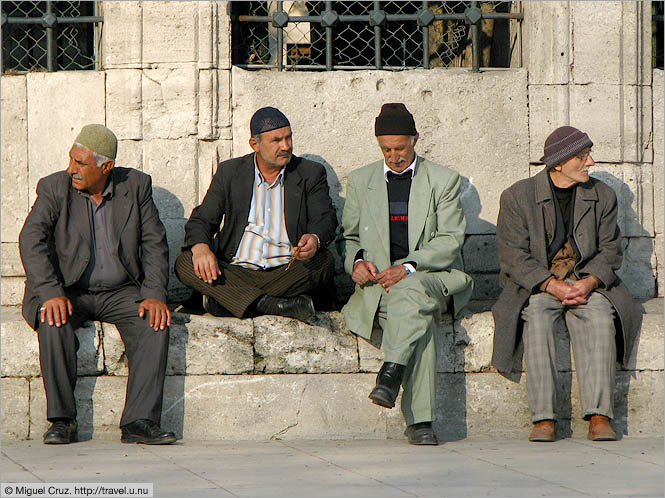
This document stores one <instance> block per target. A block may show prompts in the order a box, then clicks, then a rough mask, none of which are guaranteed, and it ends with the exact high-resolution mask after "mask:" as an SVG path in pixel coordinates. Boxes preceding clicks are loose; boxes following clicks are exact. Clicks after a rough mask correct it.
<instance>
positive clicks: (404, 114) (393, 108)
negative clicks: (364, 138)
mask: <svg viewBox="0 0 665 498" xmlns="http://www.w3.org/2000/svg"><path fill="white" fill-rule="evenodd" d="M417 134H418V132H417V131H416V122H415V121H414V120H413V114H411V113H410V112H409V111H408V110H407V108H406V106H405V105H404V104H401V103H394V104H383V106H381V112H380V113H379V115H378V116H377V117H376V120H375V121H374V135H376V136H377V137H378V136H379V135H409V136H411V137H413V136H415V135H417Z"/></svg>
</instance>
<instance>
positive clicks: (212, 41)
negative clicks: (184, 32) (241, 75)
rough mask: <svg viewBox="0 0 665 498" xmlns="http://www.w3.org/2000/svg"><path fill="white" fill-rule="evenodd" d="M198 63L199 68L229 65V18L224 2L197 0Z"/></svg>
mask: <svg viewBox="0 0 665 498" xmlns="http://www.w3.org/2000/svg"><path fill="white" fill-rule="evenodd" d="M198 5H199V21H198V63H199V68H200V69H216V68H220V67H221V68H224V69H228V68H230V67H231V52H230V47H231V44H230V37H231V22H230V21H231V19H230V17H229V15H228V13H227V9H228V7H227V5H226V2H199V4H198Z"/></svg>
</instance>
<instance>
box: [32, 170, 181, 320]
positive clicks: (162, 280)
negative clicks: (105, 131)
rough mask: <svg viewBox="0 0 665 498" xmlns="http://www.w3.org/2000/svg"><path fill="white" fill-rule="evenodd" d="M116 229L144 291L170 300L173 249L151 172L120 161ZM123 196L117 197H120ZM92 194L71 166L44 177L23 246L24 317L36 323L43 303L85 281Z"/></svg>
mask: <svg viewBox="0 0 665 498" xmlns="http://www.w3.org/2000/svg"><path fill="white" fill-rule="evenodd" d="M111 172H112V175H113V181H114V185H115V187H114V189H115V190H114V193H113V196H114V203H113V229H114V234H115V240H116V241H117V244H118V245H117V247H116V248H115V249H116V250H117V252H118V257H119V259H120V262H121V263H122V265H123V266H124V268H125V270H126V271H127V274H128V275H129V278H130V279H131V280H132V282H133V283H134V284H135V285H136V286H137V287H138V288H139V289H140V293H141V297H143V298H144V299H147V298H153V299H158V300H160V301H164V302H165V301H166V289H167V283H168V275H169V270H168V261H169V250H168V245H167V243H166V232H165V230H164V225H162V222H161V221H160V219H159V213H158V212H157V208H156V207H155V204H154V202H153V200H152V182H151V179H150V176H148V175H146V174H145V173H141V172H140V171H137V170H135V169H130V168H120V167H115V168H113V169H112V170H111ZM116 201H117V202H116ZM86 202H87V200H86V199H85V197H83V196H82V195H80V194H79V193H78V191H77V190H76V189H75V188H74V187H72V185H71V178H70V176H69V175H68V174H67V172H66V171H60V172H58V173H54V174H52V175H49V176H47V177H44V178H42V179H41V180H40V181H39V183H38V184H37V200H36V201H35V204H34V205H33V206H32V210H31V211H30V214H28V217H27V219H26V220H25V224H24V225H23V229H22V230H21V234H20V236H19V248H20V252H21V260H22V261H23V267H24V268H25V274H26V277H27V279H26V283H25V296H24V299H23V317H24V318H25V320H26V321H27V322H28V324H29V325H30V326H31V327H32V328H34V329H36V328H37V325H38V323H37V319H38V316H37V315H38V311H39V307H40V305H41V304H42V303H44V302H45V301H47V300H48V299H51V298H53V297H57V296H64V295H66V294H65V288H66V287H69V286H71V285H73V284H75V283H76V282H78V281H79V279H80V278H81V276H82V275H83V272H84V271H85V269H86V267H87V265H88V262H89V261H90V256H91V255H90V248H91V245H90V241H91V234H90V223H89V221H88V210H87V207H86Z"/></svg>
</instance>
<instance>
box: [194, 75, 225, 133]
mask: <svg viewBox="0 0 665 498" xmlns="http://www.w3.org/2000/svg"><path fill="white" fill-rule="evenodd" d="M217 75H218V71H217V70H215V69H200V70H199V89H198V98H199V105H198V111H199V120H198V133H199V138H215V137H216V135H217V133H216V132H217V115H218V112H219V100H221V99H219V98H220V97H221V95H219V94H218V92H217V90H218V87H219V82H218V79H217ZM218 99H219V100H218Z"/></svg>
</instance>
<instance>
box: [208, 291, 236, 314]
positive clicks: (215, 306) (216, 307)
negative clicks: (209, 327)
mask: <svg viewBox="0 0 665 498" xmlns="http://www.w3.org/2000/svg"><path fill="white" fill-rule="evenodd" d="M203 309H204V310H206V311H207V312H208V313H210V314H211V315H212V316H218V317H231V316H233V314H232V313H231V312H230V311H228V310H227V309H226V308H225V307H224V306H222V305H221V304H219V303H218V302H217V301H216V300H215V299H214V298H212V297H210V296H203Z"/></svg>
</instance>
